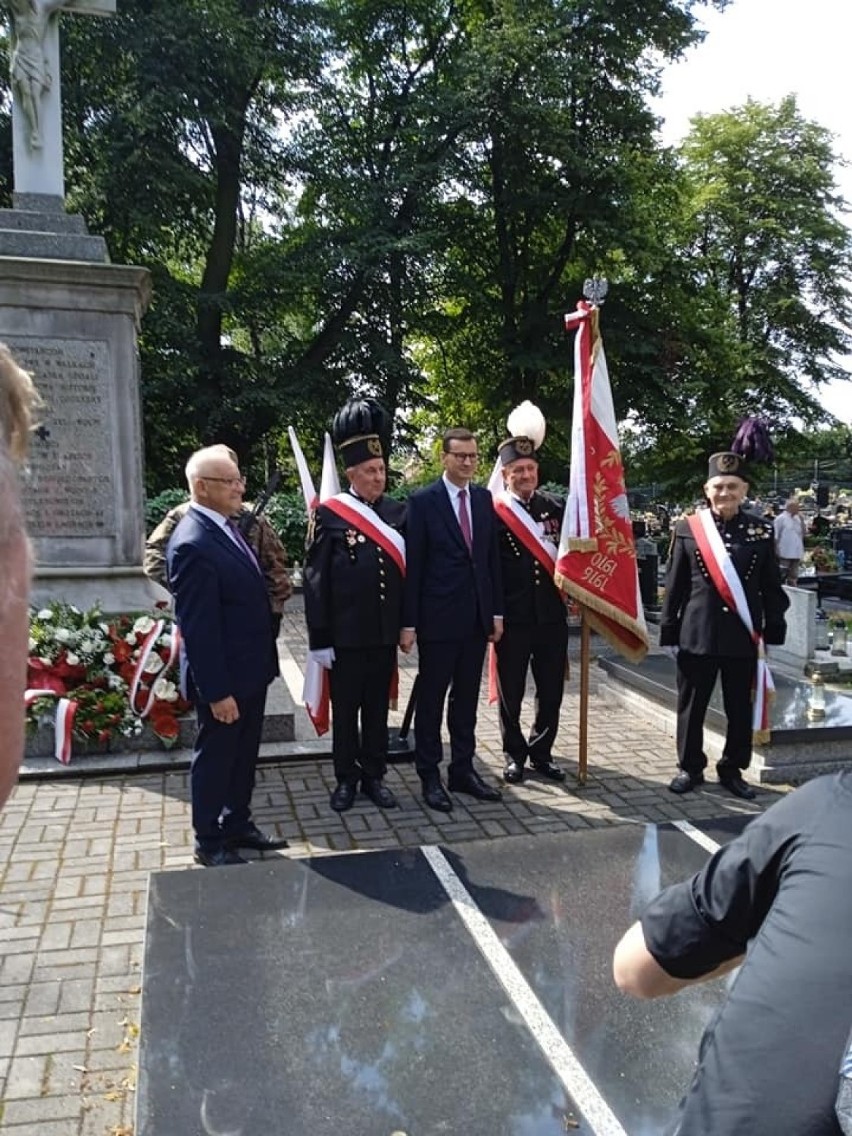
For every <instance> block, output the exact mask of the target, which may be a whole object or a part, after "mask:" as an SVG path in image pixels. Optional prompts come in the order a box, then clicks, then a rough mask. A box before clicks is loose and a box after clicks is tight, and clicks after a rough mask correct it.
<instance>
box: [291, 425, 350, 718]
mask: <svg viewBox="0 0 852 1136" xmlns="http://www.w3.org/2000/svg"><path fill="white" fill-rule="evenodd" d="M287 432H288V434H289V435H290V444H291V445H292V447H293V453H294V455H295V457H296V466H297V467H298V470H299V481H300V484H301V486H302V496H303V498H304V501H305V511H306V513H307V515H308V521H309V522H310V518H311V514H312V513H313V511H314V510H315V509H316V507H317V504H321V503H322V502H323V501H325V500H326V499H327V498H329V497H333V496H335V495H336V494H338V493H339V492H340V479H339V478H338V475H337V465H336V463H335V460H334V447H333V446H332V444H331V438H330V437H329V435H328V434H326V435H325V441H324V444H323V457H322V477H321V480H320V491H319V494H317V492H316V490H315V489H314V482H313V478H312V477H311V474H310V470H309V469H308V463H307V462H306V461H305V455H304V454H303V453H302V448H301V446H300V445H299V442H298V440H297V438H296V432H295V430H294V429H293V427H292V426H290V427H289V429H288V431H287ZM302 701H303V702H304V704H305V709H306V710H307V712H308V717H309V718H310V720H311V722H312V723H313V727H314V729H315V730H316V732H317V735H318V736H320V737H321V736H322V735H323V734H327V733H328V727H329V723H330V720H331V694H330V691H329V685H328V670H327V669H326V668H325V667H321V666H320V665H319V663H318V662H316V660H314V659H312V658H311V657H310V656H308V661H307V663H306V665H305V681H304V685H303V687H302Z"/></svg>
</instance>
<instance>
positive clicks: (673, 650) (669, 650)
mask: <svg viewBox="0 0 852 1136" xmlns="http://www.w3.org/2000/svg"><path fill="white" fill-rule="evenodd" d="M679 650H680V647H663V653H664V654H666V655H668V657H669V658H670V659H674V660H675V661H677V655H678V651H679Z"/></svg>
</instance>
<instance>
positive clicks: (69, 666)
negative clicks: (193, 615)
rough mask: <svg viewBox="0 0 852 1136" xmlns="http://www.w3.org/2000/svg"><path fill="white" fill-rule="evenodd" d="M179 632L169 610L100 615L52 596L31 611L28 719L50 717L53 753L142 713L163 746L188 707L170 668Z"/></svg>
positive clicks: (108, 734)
mask: <svg viewBox="0 0 852 1136" xmlns="http://www.w3.org/2000/svg"><path fill="white" fill-rule="evenodd" d="M178 642H179V637H178V630H177V625H176V624H175V622H174V618H173V617H172V616H171V615H168V614H165V613H162V612H158V613H157V615H156V617H154V616H152V615H148V614H142V615H118V616H104V615H103V613H102V612H101V611H100V609H99V608H98V607H93V608H91V609H89V610H88V611H81V610H80V609H79V608H77V607H74V606H73V605H72V604H67V603H59V602H54V603H51V604H48V605H47V606H46V607H43V608H40V609H38V610H33V611H32V612H31V615H30V636H29V658H28V665H27V690H26V694H25V697H24V701H25V706H26V716H27V726H28V728H29V729H30V730H31V731H32V730H35V729H36V728H38V727H39V726H43V725H47V724H53V725H54V726H55V730H56V746H55V754H56V757H57V759H58V760H59V761H61V762H62V763H63V764H66V765H67V764H68V762H69V761H70V759H71V746H72V739H73V738H77V739H79V740H81V741H86V742H96V743H100V744H102V745H108V744H109V743H110V742H111V741H112V739H113V738H115V737H135V736H138V735H139V734H140V733H141V732H142V729H143V723H144V721H145V720H147V721H148V724H149V725H150V727H151V729H152V731H153V733H154V734H155V735H156V736H157V738H158V739H159V740H160V743H161V744H162V745H163V746H164V747H165V748H167V749H171V747H172V746H173V745H175V744H176V742H177V740H178V738H179V736H180V723H179V721H178V719H179V718H180V717H181V716H182V715H184V714H185V713H186V712H187V711H188V710H189V703H188V702H186V701H185V699H183V698H182V697H181V695H180V693H179V691H178V688H177V686H176V684H175V683H174V682H173V681H172V679H171V677H170V674H171V671H172V668H173V667H174V664H175V660H176V656H177V647H178Z"/></svg>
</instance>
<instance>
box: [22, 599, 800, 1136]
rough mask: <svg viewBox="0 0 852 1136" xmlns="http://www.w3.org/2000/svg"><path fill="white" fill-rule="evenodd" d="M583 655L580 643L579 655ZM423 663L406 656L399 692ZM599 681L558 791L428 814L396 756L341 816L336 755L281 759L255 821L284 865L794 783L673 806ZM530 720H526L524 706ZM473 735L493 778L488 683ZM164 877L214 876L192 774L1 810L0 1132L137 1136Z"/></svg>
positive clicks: (660, 771)
mask: <svg viewBox="0 0 852 1136" xmlns="http://www.w3.org/2000/svg"><path fill="white" fill-rule="evenodd" d="M282 636H283V638H284V641H285V643H286V645H287V648H288V650H289V652H290V654H291V657H292V659H293V661H294V662H295V663H296V664H297V665H298V666H301V665H303V663H304V659H305V653H306V641H305V633H304V625H303V620H302V611H301V603H300V600H299V598H298V597H295V598H294V600H293V601H291V603H290V604H289V605H288V610H287V613H286V617H285V620H284V626H283V628H282ZM577 649H578V640H574V641H572V650H573V652H574V654H575V655H576V652H577ZM415 666H416V662H415V660H413V659H406V660H403V664H402V667H401V671H402V673H401V683H400V687H401V691H400V692H401V697H402V699H405V698H406V697H407V695H408V692H409V690H410V684H411V680H412V678H413V675H414V673H415ZM596 674H597V672H596V669H595V668H594V665H593V668H592V694H591V699H590V706H589V778H588V782H587V784H586V785H585V786H584V787H583V788H579V787H578V786H577V784H576V779H575V778H574V777H573V776H571V773H572V772H573V771H574V770H575V769H576V749H577V723H578V705H579V691H578V686H579V682H578V667H577V666H576V665H575V667H574V672H573V674H572V677H571V680H570V681H569V683H568V685H567V687H566V697H565V702H564V707H563V711H562V724H561V734H560V738H559V741H558V744H557V747H556V748H557V751H558V753H559V755H560V757H561V758H562V759H563V760H564V763H565V766H566V768H567V769H568V770H569V780H568V781H567V782H566V783H565V784H564V785H556V784H552V783H549V782H544V781H542V780H540V779H537V778H535V777H529V778H528V779H527V780H526V781H525V782H524V783H523V784H522V785H518V786H511V787H504V799H503V801H502V802H501V803H499V804H489V803H479V802H476V801H473V800H469V799H468V798H464V797H456V798H455V805H456V807H455V809H454V811H453V812H452V813H451V814H448V815H445V814H441V813H435V812H433V811H431V810H429V809H427V808H426V807H425V806H424V805H423V803H422V801H421V799H420V796H419V781H418V779H417V777H416V774H415V773H414V770H413V768H412V767H411V765H409V764H399V765H395V766H392V767H391V769H390V771H389V773H388V784H389V785H390V786H391V788H392V789H393V790H394V792H395V793H396V795H397V798H398V800H399V803H400V807H399V808H398V809H395V810H389V811H387V812H380V811H379V810H378V809H376V808H374V806H373V805H372V804H370V803H369V802H367V801H365V800H363V799H359V801H358V803H357V804H356V806H355V807H354V808H353V809H352V811H351V812H349V813H345V814H343V815H342V816H341V815H337V814H335V813H333V812H332V811H331V810H330V809H329V808H328V794H329V792H330V790H331V788H332V786H333V781H334V777H333V771H332V768H331V763H330V761H329V760H311V761H302V762H299V763H296V764H294V763H292V762H283V763H281V764H278V765H266V766H263V767H262V768H261V769H260V770H259V773H258V784H257V789H256V792H255V798H254V804H255V816H256V819H257V820H258V822H259V823H260V825H261V826H262V827H264V828H266V829H267V830H269V831H274V832H277V833H279V834H281V835H283V836H285V837H286V838H287V839H288V840H289V841H290V845H291V847H290V849H289V850H288V851H287V852H285V853H281V855H290V856H308V855H322V854H329V853H336V852H345V851H349V850H367V849H375V848H388V847H397V846H409V845H420V844H434V843H438V842H441V843H445V844H450V843H459V842H463V841H468V840H478V839H503V838H506V839H511V838H512V837H513V836H515V835H519V834H524V835H530V834H535V833H540V832H559V831H565V830H568V829H577V828H591V827H598V826H602V825H612V824H625V823H626V824H645V823H647V822H656V823H662V822H665V821H667V820H671V819H676V818H685V819H688V820H693V821H700V820H702V819H705V818H709V817H717V816H721V815H724V814H726V813H729V812H755V811H758V810H759V809H761V808H764V807H766V806H767V805H768V804H770V803H771V802H772V801H773V800H775V799H776V798H777V796H778V793H779V792H781V791H783V790H779V789H777V788H773V789H767V790H764V791H762V792H761V793H760V794H759V796H758V799H757V801H756V802H755V803H754V805H750V804H746V803H743V802H739V801H736V800H734V799H733V798H731V797H730V796H728V795H726V794H724V793H723V792H722V791H721V790H720V789H719V788H718V787H717V786H714V785H711V784H708V785H707V786H706V787H705V788H704V789H703V790H701V791H700V792H696V793H693V794H690V795H689V796H688V797H687V798H676V797H674V796H672V795H671V794H669V793H668V792H667V791H666V789H665V784H666V782H667V781H668V780H669V779H670V777H671V776H672V770H673V766H674V756H673V754H674V744H673V741H672V739H671V737H668V736H666V735H665V733H664V732H663V731H662V730H661V729H660V728H659V727H658V726H656V725H654V724H653V723H652V722H650V721H643V720H637V718H636V715H635V712H633V711H628V710H627V709H625V708H624V707H622V706H619V705H618V704H616V703H615V702H614V701H611V700H608V699H607V697H606V694H605V691H604V690H603V689H599V688H598V686H597V682H596ZM403 705H404V703H403ZM525 715H526V718H527V720H528V721H529V720H530V719H531V717H532V700H531V699H529V700H528V701H527V703H526V705H525ZM399 720H400V714H397V715H396V716H395V718H394V722H395V723H396V724H399ZM392 724H393V723H392ZM299 728H300V730H301V731H302V732H304V731H305V730H306V729H307V728H308V727H307V725H306V720H305V717H304V714H303V713H300V716H299ZM477 739H478V753H479V757H480V767H481V769H482V772H483V773H484V774H485V775H486V776H487V777H489V778H490V779H493V780H495V781H496V780H497V779H498V778H499V774H500V771H501V769H502V758H501V751H500V739H499V730H498V725H497V716H496V709H495V708H494V707H489V706H488V705H487V702H486V698H485V692H484V690H483V697H482V703H481V706H480V719H479V728H478V732H477ZM80 760H81V762H82V761H83V760H84V759H80ZM81 771H82V766H81ZM159 870H178V871H181V870H196V871H201V870H205V869H199V868H195V867H193V865H192V839H191V831H190V826H189V805H188V787H187V775H186V773H185V772H182V771H174V772H168V771H167V772H163V773H156V774H135V775H131V774H127V773H121V774H118V775H114V776H110V775H109V774H103V775H101V776H99V777H98V778H97V779H94V778H81V779H79V780H76V779H71V778H63V779H61V780H58V781H44V780H39V781H24V782H23V783H22V784H20V785H19V786H18V788H17V790H16V791H15V793H14V795H13V797H12V799H11V801H10V802H9V804H8V805H7V807H6V809H5V810H4V812H3V813H2V814H0V1131H2V1132H8V1133H9V1134H10V1136H132V1133H133V1119H134V1112H135V1108H134V1092H135V1085H136V1056H137V1047H138V1040H139V1024H138V1023H139V1007H140V992H141V983H142V973H141V964H142V954H143V937H144V921H145V905H146V896H147V886H148V877H149V873H150V872H152V871H159ZM207 870H210V869H207ZM241 870H246V871H250V870H251V869H250V868H246V869H241ZM174 1136H182V1134H178V1133H175V1134H174Z"/></svg>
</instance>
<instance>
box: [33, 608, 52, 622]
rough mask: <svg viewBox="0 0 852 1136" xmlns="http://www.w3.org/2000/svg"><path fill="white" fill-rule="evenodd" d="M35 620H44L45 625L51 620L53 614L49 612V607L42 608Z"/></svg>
mask: <svg viewBox="0 0 852 1136" xmlns="http://www.w3.org/2000/svg"><path fill="white" fill-rule="evenodd" d="M36 618H38V619H41V620H44V622H45V623H47V622H48V620H51V619H53V612H52V611H51V610H50V608H49V607H43V608H42V609H41V611H40V612H38V615H37V617H36Z"/></svg>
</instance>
